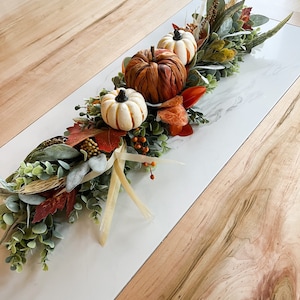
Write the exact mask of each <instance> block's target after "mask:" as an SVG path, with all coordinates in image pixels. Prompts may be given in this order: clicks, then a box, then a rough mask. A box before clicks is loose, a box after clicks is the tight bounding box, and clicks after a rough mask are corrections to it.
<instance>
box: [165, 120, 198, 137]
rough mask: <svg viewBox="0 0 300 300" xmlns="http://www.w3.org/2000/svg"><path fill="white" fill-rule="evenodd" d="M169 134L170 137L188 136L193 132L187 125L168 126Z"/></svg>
mask: <svg viewBox="0 0 300 300" xmlns="http://www.w3.org/2000/svg"><path fill="white" fill-rule="evenodd" d="M169 132H170V135H172V136H175V135H179V136H188V135H191V134H193V132H194V131H193V128H192V126H191V125H190V124H189V123H188V124H186V125H184V126H177V125H170V126H169Z"/></svg>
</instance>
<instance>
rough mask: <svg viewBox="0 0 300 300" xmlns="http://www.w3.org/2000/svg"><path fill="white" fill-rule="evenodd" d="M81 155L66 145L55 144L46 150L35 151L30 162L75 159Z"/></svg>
mask: <svg viewBox="0 0 300 300" xmlns="http://www.w3.org/2000/svg"><path fill="white" fill-rule="evenodd" d="M79 155H80V152H79V151H77V150H76V149H75V148H73V147H71V146H68V145H66V144H54V145H51V146H48V147H46V148H44V149H41V150H37V151H34V152H33V153H32V154H31V155H30V157H29V158H27V159H28V160H29V161H54V160H58V159H73V158H76V157H77V156H79Z"/></svg>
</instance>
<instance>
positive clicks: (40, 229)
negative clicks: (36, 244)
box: [32, 222, 47, 234]
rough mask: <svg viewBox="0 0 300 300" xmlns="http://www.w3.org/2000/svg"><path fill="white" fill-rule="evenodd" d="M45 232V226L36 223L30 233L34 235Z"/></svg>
mask: <svg viewBox="0 0 300 300" xmlns="http://www.w3.org/2000/svg"><path fill="white" fill-rule="evenodd" d="M46 231H47V225H46V224H45V223H43V222H41V223H37V224H35V225H34V226H33V227H32V232H33V233H35V234H43V233H45V232H46Z"/></svg>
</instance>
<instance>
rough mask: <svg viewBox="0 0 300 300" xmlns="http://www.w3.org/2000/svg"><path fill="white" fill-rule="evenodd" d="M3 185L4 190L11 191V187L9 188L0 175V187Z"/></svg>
mask: <svg viewBox="0 0 300 300" xmlns="http://www.w3.org/2000/svg"><path fill="white" fill-rule="evenodd" d="M1 186H2V187H3V188H4V189H5V190H7V191H11V192H12V191H13V189H12V188H11V186H10V185H9V184H8V183H7V182H6V181H5V180H4V179H2V178H1V177H0V187H1Z"/></svg>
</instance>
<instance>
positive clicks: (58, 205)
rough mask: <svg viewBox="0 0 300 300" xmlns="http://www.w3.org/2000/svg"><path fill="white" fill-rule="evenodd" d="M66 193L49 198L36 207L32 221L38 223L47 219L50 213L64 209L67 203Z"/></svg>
mask: <svg viewBox="0 0 300 300" xmlns="http://www.w3.org/2000/svg"><path fill="white" fill-rule="evenodd" d="M65 194H66V193H62V194H60V195H58V196H54V197H51V198H48V199H47V200H45V201H44V202H42V203H41V204H40V205H38V206H37V207H36V209H35V214H34V217H33V220H32V223H38V222H40V221H42V220H43V219H45V218H46V217H47V216H48V215H50V214H51V215H53V214H55V213H56V211H57V210H63V209H64V207H65V205H66V195H65Z"/></svg>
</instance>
